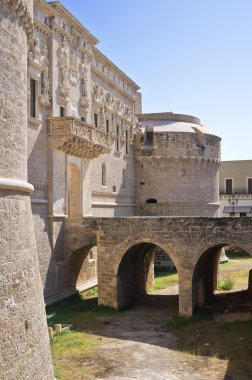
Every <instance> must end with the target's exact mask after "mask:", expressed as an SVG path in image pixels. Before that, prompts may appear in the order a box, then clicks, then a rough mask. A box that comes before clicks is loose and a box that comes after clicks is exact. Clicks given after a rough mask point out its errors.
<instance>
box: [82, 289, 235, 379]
mask: <svg viewBox="0 0 252 380" xmlns="http://www.w3.org/2000/svg"><path fill="white" fill-rule="evenodd" d="M170 291H171V292H172V293H173V294H174V293H176V287H171V289H170ZM167 292H168V293H169V291H168V290H166V291H165V293H167ZM177 310H178V297H177V296H176V295H172V296H170V297H169V306H167V297H166V296H164V295H162V294H160V291H158V292H156V294H153V295H149V296H148V297H147V298H146V299H145V301H144V303H143V304H142V305H140V306H138V307H137V308H135V309H133V310H129V311H126V312H125V313H124V314H123V315H122V316H120V317H106V318H101V317H100V318H98V319H99V320H100V321H102V322H103V324H104V328H103V330H102V331H101V332H100V336H101V345H100V346H99V347H98V349H97V353H96V359H95V362H96V363H97V369H98V371H97V372H96V373H95V374H93V375H91V374H90V376H89V377H85V378H87V379H89V380H91V379H92V380H93V379H97V380H103V379H104V380H105V379H109V380H127V379H141V380H161V379H162V380H163V379H165V380H173V379H174V380H180V379H186V380H194V379H195V380H197V379H200V380H207V379H216V380H217V379H218V380H222V379H223V380H224V379H225V380H226V379H228V378H227V377H225V374H226V370H227V365H228V363H227V361H225V360H220V359H216V358H211V357H203V356H196V355H189V354H187V353H182V352H179V351H177V350H176V338H175V337H174V336H173V335H171V334H170V333H168V332H167V330H166V323H167V321H168V320H169V319H170V318H171V316H172V315H174V314H176V313H177Z"/></svg>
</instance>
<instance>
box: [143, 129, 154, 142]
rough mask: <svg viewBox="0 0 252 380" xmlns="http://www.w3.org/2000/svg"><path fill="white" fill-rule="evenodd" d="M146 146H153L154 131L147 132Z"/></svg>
mask: <svg viewBox="0 0 252 380" xmlns="http://www.w3.org/2000/svg"><path fill="white" fill-rule="evenodd" d="M145 144H146V145H153V131H147V132H146V137H145Z"/></svg>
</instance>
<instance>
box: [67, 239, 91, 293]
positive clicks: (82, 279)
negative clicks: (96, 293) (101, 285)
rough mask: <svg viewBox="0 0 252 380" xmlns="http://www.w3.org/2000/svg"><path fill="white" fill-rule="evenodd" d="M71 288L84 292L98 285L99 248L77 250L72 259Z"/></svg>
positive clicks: (70, 261)
mask: <svg viewBox="0 0 252 380" xmlns="http://www.w3.org/2000/svg"><path fill="white" fill-rule="evenodd" d="M69 264H70V271H69V273H70V276H71V277H70V282H71V288H72V289H74V290H75V291H78V292H83V291H85V290H88V289H90V288H92V287H94V286H96V285H97V246H88V247H82V248H79V249H77V250H76V251H75V252H73V253H72V255H71V257H70V259H69Z"/></svg>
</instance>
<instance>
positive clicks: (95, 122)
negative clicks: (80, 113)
mask: <svg viewBox="0 0 252 380" xmlns="http://www.w3.org/2000/svg"><path fill="white" fill-rule="evenodd" d="M94 125H95V128H98V114H97V113H94Z"/></svg>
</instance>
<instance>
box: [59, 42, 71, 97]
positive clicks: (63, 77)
mask: <svg viewBox="0 0 252 380" xmlns="http://www.w3.org/2000/svg"><path fill="white" fill-rule="evenodd" d="M59 65H60V85H59V92H60V96H61V97H62V98H63V99H64V100H67V98H68V96H69V88H68V81H67V72H68V50H67V41H66V38H65V37H64V38H63V40H62V46H61V52H60V61H59Z"/></svg>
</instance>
